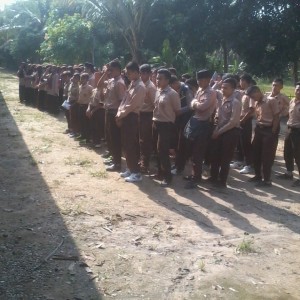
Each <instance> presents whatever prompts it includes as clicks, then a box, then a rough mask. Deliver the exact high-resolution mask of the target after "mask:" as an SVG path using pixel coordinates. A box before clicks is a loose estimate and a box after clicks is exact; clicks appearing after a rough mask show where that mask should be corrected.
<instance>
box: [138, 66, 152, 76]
mask: <svg viewBox="0 0 300 300" xmlns="http://www.w3.org/2000/svg"><path fill="white" fill-rule="evenodd" d="M140 72H141V73H148V74H150V73H151V66H150V65H148V64H144V65H141V66H140Z"/></svg>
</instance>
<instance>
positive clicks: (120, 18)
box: [83, 0, 156, 62]
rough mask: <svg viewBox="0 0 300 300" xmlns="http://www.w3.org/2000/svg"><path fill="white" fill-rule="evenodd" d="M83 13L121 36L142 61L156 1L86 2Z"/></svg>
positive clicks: (134, 56) (95, 0)
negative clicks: (145, 38)
mask: <svg viewBox="0 0 300 300" xmlns="http://www.w3.org/2000/svg"><path fill="white" fill-rule="evenodd" d="M83 2H84V7H83V12H84V13H85V15H86V17H87V18H88V19H90V20H93V21H94V22H95V23H97V22H98V20H101V21H103V22H104V23H105V24H106V25H107V26H108V28H109V29H110V30H111V32H113V33H114V34H120V35H121V36H122V37H123V38H124V40H125V42H126V44H127V46H128V48H129V50H130V53H131V56H132V59H133V60H135V61H137V62H140V61H141V60H142V53H141V49H142V47H143V41H144V37H145V35H146V34H147V30H148V27H149V25H150V22H151V18H152V17H153V16H152V9H153V5H154V4H155V2H156V1H155V0H143V1H135V0H84V1H83Z"/></svg>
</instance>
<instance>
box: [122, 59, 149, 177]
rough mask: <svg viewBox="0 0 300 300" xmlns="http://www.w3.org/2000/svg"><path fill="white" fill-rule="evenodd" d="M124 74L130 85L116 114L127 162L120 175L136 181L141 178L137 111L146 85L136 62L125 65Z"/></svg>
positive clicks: (143, 98) (142, 99)
mask: <svg viewBox="0 0 300 300" xmlns="http://www.w3.org/2000/svg"><path fill="white" fill-rule="evenodd" d="M126 75H127V78H128V79H129V80H130V85H129V87H128V90H127V91H126V93H125V96H124V98H123V100H122V102H121V104H120V106H119V109H118V112H117V115H116V122H117V125H118V126H120V128H121V141H122V148H123V150H124V154H125V159H126V164H127V169H126V171H125V172H123V173H121V174H120V176H121V177H123V178H125V181H127V182H138V181H141V180H142V175H141V173H140V166H139V157H140V155H139V140H138V133H139V113H140V110H141V107H142V105H143V103H144V100H145V96H146V87H145V85H144V83H143V81H142V80H141V78H140V69H139V65H138V64H137V63H136V62H129V63H128V64H127V65H126Z"/></svg>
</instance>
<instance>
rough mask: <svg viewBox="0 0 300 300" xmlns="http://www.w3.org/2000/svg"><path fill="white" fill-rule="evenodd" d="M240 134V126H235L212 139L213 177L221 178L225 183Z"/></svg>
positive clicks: (215, 178) (214, 178)
mask: <svg viewBox="0 0 300 300" xmlns="http://www.w3.org/2000/svg"><path fill="white" fill-rule="evenodd" d="M239 135H240V129H239V128H233V129H230V130H228V131H226V132H225V133H223V134H221V135H220V136H218V138H217V139H215V140H212V145H211V151H212V161H211V171H210V172H211V177H212V179H213V180H215V181H216V180H218V179H220V181H221V183H223V184H225V183H226V181H227V178H228V174H229V169H230V162H231V160H232V158H233V155H234V150H235V147H236V145H237V142H238V139H239Z"/></svg>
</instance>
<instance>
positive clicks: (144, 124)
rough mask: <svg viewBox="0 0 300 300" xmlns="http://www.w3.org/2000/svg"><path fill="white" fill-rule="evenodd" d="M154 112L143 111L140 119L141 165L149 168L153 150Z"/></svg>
mask: <svg viewBox="0 0 300 300" xmlns="http://www.w3.org/2000/svg"><path fill="white" fill-rule="evenodd" d="M152 118H153V112H141V113H140V121H139V137H140V140H139V142H140V155H141V166H143V167H145V168H148V167H149V162H150V156H151V154H152V151H153V138H152V123H153V121H152Z"/></svg>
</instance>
